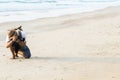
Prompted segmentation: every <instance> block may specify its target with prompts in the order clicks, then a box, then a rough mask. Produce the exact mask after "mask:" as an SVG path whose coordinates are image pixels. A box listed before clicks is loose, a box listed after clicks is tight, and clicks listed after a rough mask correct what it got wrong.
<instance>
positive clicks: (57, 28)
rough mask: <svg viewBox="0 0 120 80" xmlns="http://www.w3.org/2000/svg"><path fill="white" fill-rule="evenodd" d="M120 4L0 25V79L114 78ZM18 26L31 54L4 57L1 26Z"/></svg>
mask: <svg viewBox="0 0 120 80" xmlns="http://www.w3.org/2000/svg"><path fill="white" fill-rule="evenodd" d="M119 10H120V6H116V7H108V8H105V9H101V10H96V11H93V12H84V13H80V14H68V15H62V16H58V17H48V18H40V19H34V20H29V21H11V22H4V23H0V35H1V37H0V80H119V79H120V11H119ZM19 25H22V26H23V30H24V31H26V33H27V45H28V46H29V48H30V50H31V54H32V56H31V58H30V59H23V58H22V57H19V58H17V59H14V60H13V59H10V57H12V54H11V52H10V50H9V49H7V48H5V38H6V35H7V30H8V29H11V28H15V27H17V26H19Z"/></svg>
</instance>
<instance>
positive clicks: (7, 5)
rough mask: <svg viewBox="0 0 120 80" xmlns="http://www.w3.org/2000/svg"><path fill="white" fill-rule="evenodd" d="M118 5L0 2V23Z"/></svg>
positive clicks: (79, 0) (78, 0)
mask: <svg viewBox="0 0 120 80" xmlns="http://www.w3.org/2000/svg"><path fill="white" fill-rule="evenodd" d="M118 5H120V0H0V21H1V22H2V21H3V22H4V21H6V20H5V19H7V20H8V21H15V20H29V19H36V18H41V17H50V16H59V15H64V14H73V13H81V12H87V11H94V10H97V9H102V8H106V7H109V6H118ZM2 18H4V19H2ZM11 18H13V20H12V19H11Z"/></svg>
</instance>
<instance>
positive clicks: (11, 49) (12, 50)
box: [10, 46, 15, 59]
mask: <svg viewBox="0 0 120 80" xmlns="http://www.w3.org/2000/svg"><path fill="white" fill-rule="evenodd" d="M10 51H11V52H12V56H13V57H12V58H13V59H15V52H14V48H13V47H12V46H11V47H10Z"/></svg>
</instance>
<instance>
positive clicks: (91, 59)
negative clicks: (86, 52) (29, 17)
mask: <svg viewBox="0 0 120 80" xmlns="http://www.w3.org/2000/svg"><path fill="white" fill-rule="evenodd" d="M31 59H35V60H36V59H37V60H49V61H64V62H99V63H120V58H116V57H37V56H35V57H31Z"/></svg>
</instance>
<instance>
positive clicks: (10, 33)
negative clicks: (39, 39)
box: [8, 30, 17, 38]
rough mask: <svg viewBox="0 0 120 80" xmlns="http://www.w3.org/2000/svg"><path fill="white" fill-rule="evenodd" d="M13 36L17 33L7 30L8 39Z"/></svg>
mask: <svg viewBox="0 0 120 80" xmlns="http://www.w3.org/2000/svg"><path fill="white" fill-rule="evenodd" d="M15 35H17V32H16V31H15V30H8V37H9V38H10V37H13V36H15Z"/></svg>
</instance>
